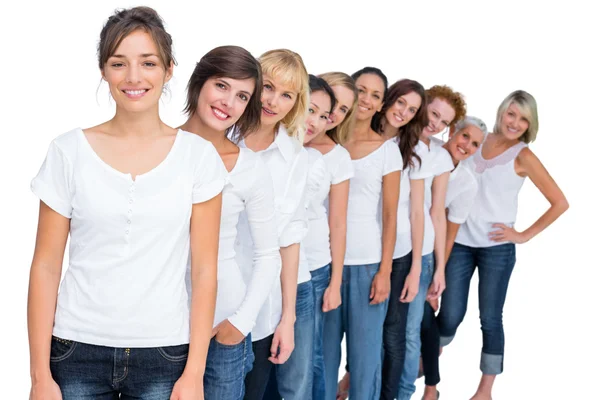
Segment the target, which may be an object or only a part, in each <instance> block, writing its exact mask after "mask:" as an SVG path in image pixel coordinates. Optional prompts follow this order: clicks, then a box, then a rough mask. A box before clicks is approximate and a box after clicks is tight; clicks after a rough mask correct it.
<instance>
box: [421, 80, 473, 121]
mask: <svg viewBox="0 0 600 400" xmlns="http://www.w3.org/2000/svg"><path fill="white" fill-rule="evenodd" d="M425 92H426V93H427V104H431V102H432V101H433V100H435V99H436V98H439V99H442V100H444V101H445V102H447V103H448V104H450V107H452V108H453V109H454V114H455V115H454V119H453V120H452V121H451V122H450V127H452V126H453V125H454V124H456V123H457V122H458V121H460V120H461V119H463V118H464V117H465V116H466V115H467V104H466V103H465V99H464V98H463V95H462V94H460V93H459V92H455V91H454V90H452V88H450V87H449V86H446V85H435V86H432V87H430V88H429V89H427V90H426V91H425Z"/></svg>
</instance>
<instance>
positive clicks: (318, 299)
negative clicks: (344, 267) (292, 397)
mask: <svg viewBox="0 0 600 400" xmlns="http://www.w3.org/2000/svg"><path fill="white" fill-rule="evenodd" d="M310 274H311V276H312V283H313V294H314V300H315V303H314V304H315V335H314V344H313V391H312V392H313V400H321V399H325V360H324V358H323V323H324V317H325V313H324V312H323V295H324V294H325V289H327V287H328V286H329V282H330V281H331V264H327V265H326V266H324V267H323V268H319V269H317V270H314V271H311V273H310Z"/></svg>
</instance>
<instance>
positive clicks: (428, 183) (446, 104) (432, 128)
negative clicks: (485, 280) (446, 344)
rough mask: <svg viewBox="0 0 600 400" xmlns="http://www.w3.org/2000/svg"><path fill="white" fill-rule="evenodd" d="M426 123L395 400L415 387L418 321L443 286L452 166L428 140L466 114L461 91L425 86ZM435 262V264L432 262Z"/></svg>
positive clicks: (401, 399)
mask: <svg viewBox="0 0 600 400" xmlns="http://www.w3.org/2000/svg"><path fill="white" fill-rule="evenodd" d="M426 96H427V117H428V120H429V123H428V124H427V126H425V127H424V129H423V131H422V132H421V136H420V140H419V142H418V143H417V146H416V152H417V154H418V155H419V157H420V158H421V163H422V164H421V168H426V169H427V170H428V171H429V177H427V178H425V182H424V186H425V204H424V209H425V210H426V212H425V224H424V228H425V229H424V236H423V249H422V253H423V259H422V261H421V276H420V279H419V292H418V294H417V296H416V297H415V299H414V300H413V302H411V303H410V306H409V309H408V317H407V323H406V355H405V359H404V368H403V370H402V376H401V378H400V389H399V392H398V399H399V400H408V399H410V398H411V396H412V395H413V393H414V392H415V390H416V386H415V381H416V379H417V376H418V372H419V357H420V354H421V334H420V332H421V322H422V320H423V313H424V308H425V302H426V298H427V297H428V296H429V297H431V298H437V297H439V296H440V295H441V293H442V292H443V290H444V287H445V283H444V282H445V279H444V266H445V260H446V258H445V254H444V253H445V246H446V211H445V210H446V207H445V199H446V190H447V187H448V180H449V178H450V171H451V170H452V169H454V165H453V164H452V158H451V157H450V154H448V152H447V151H446V150H445V149H444V148H442V147H441V146H439V145H436V144H435V142H434V141H432V139H431V138H432V136H433V135H436V134H438V133H441V132H442V131H443V130H444V129H446V128H451V127H452V126H453V125H454V124H456V122H457V121H458V120H460V119H462V118H463V117H464V116H465V115H466V105H465V102H464V99H463V97H462V95H461V94H460V93H458V92H455V91H453V90H452V89H451V88H450V87H448V86H441V85H436V86H433V87H431V88H429V89H428V90H426ZM434 264H435V265H434Z"/></svg>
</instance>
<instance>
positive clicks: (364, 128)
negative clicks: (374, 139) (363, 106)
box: [353, 118, 371, 139]
mask: <svg viewBox="0 0 600 400" xmlns="http://www.w3.org/2000/svg"><path fill="white" fill-rule="evenodd" d="M370 133H371V118H368V119H363V120H356V124H355V125H354V133H353V137H354V139H367V138H368V137H369V134H370Z"/></svg>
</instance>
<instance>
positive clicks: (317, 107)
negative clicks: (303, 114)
mask: <svg viewBox="0 0 600 400" xmlns="http://www.w3.org/2000/svg"><path fill="white" fill-rule="evenodd" d="M310 105H311V106H313V107H314V108H316V109H317V110H320V109H321V107H319V106H318V105H316V104H315V103H313V102H311V103H310Z"/></svg>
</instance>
